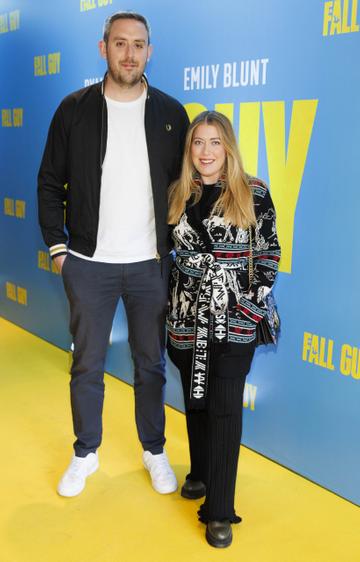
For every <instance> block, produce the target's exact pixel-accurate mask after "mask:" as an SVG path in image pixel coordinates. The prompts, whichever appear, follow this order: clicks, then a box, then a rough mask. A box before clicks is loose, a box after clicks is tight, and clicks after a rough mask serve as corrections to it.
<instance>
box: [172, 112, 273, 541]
mask: <svg viewBox="0 0 360 562" xmlns="http://www.w3.org/2000/svg"><path fill="white" fill-rule="evenodd" d="M169 224H170V225H173V230H172V236H173V240H174V244H175V251H176V260H175V263H174V266H173V269H172V274H171V277H170V305H169V314H168V334H169V335H168V352H169V356H170V358H171V359H172V361H173V362H174V363H175V365H176V366H177V367H178V369H179V370H180V374H181V380H182V385H183V390H184V399H185V410H186V422H187V430H188V436H189V448H190V460H191V470H190V473H189V474H188V476H187V477H186V482H185V484H184V485H183V487H182V490H181V494H182V496H184V497H186V498H189V499H196V498H200V497H203V496H206V497H205V502H204V504H203V505H202V506H201V508H200V511H199V519H200V521H202V522H204V523H206V524H207V527H206V538H207V541H208V542H209V544H211V545H212V546H215V547H227V546H229V545H230V544H231V541H232V530H231V523H239V522H240V521H241V519H240V517H238V516H237V515H236V514H235V510H234V495H235V484H236V473H237V462H238V456H239V448H240V439H241V430H242V403H243V391H244V385H245V378H246V375H247V373H248V372H249V370H250V366H251V361H252V358H253V355H254V350H255V332H256V324H257V322H259V321H260V320H261V318H262V317H263V316H264V314H265V311H266V304H265V301H264V298H265V297H266V295H267V294H268V293H269V292H270V290H271V287H272V285H273V283H274V280H275V276H276V272H277V268H278V262H279V259H280V248H279V244H278V240H277V236H276V229H275V211H274V207H273V204H272V201H271V197H270V193H269V190H268V188H267V187H266V185H265V184H264V183H263V182H262V181H261V180H259V179H256V178H253V177H249V176H248V175H246V174H245V172H244V169H243V166H242V163H241V159H240V155H239V152H238V148H237V143H236V139H235V135H234V132H233V129H232V125H231V123H230V121H229V120H228V119H227V118H226V117H225V116H224V115H222V114H220V113H217V112H215V111H205V112H204V113H201V114H200V115H199V116H198V117H197V118H196V119H195V120H194V121H193V122H192V124H191V125H190V127H189V130H188V134H187V139H186V144H185V153H184V161H183V168H182V173H181V176H180V179H179V180H178V181H177V182H176V183H175V184H173V185H172V187H171V189H170V199H169ZM250 229H251V236H250ZM251 240H252V242H251ZM250 243H251V244H252V246H253V267H254V272H253V281H252V284H251V287H249V268H248V265H249V250H250Z"/></svg>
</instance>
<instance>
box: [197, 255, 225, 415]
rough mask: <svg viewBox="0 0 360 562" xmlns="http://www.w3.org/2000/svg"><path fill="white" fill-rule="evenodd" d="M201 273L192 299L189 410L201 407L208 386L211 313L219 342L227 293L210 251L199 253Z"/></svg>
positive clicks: (220, 272) (223, 331) (223, 276)
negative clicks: (193, 311) (193, 329)
mask: <svg viewBox="0 0 360 562" xmlns="http://www.w3.org/2000/svg"><path fill="white" fill-rule="evenodd" d="M202 262H203V266H204V271H203V275H202V278H201V282H200V287H199V291H198V295H197V302H196V319H195V341H194V353H193V362H192V369H191V385H190V401H189V407H190V408H191V409H197V410H198V409H204V408H205V399H206V394H207V387H208V371H209V343H210V322H211V320H212V317H211V315H214V319H215V330H214V336H215V337H216V339H217V340H218V341H221V340H222V339H223V338H224V337H225V335H226V328H225V326H224V324H226V311H227V304H228V294H227V290H226V287H225V272H224V270H223V268H222V267H221V265H220V264H219V263H218V262H216V261H215V258H214V256H213V255H212V254H203V255H202Z"/></svg>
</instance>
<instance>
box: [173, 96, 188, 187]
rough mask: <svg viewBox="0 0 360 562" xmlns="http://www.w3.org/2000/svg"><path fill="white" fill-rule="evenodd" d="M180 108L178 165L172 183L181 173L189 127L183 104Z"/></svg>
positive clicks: (175, 167) (174, 169)
mask: <svg viewBox="0 0 360 562" xmlns="http://www.w3.org/2000/svg"><path fill="white" fill-rule="evenodd" d="M179 106H180V107H179V113H178V115H179V150H178V151H177V158H176V165H175V166H174V168H173V173H172V178H171V182H173V181H175V180H177V179H178V178H179V176H180V173H181V166H182V161H183V154H184V147H185V139H186V133H187V130H188V127H189V117H188V114H187V113H186V110H185V108H184V107H183V106H182V105H181V104H179Z"/></svg>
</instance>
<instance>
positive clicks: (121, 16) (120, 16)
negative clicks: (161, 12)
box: [103, 10, 150, 43]
mask: <svg viewBox="0 0 360 562" xmlns="http://www.w3.org/2000/svg"><path fill="white" fill-rule="evenodd" d="M116 20H135V21H139V22H140V23H142V24H143V25H144V26H145V29H146V31H147V34H148V43H150V25H149V22H148V21H147V19H146V18H145V17H144V16H142V15H141V14H138V13H137V12H132V11H131V10H129V11H124V12H116V13H115V14H113V15H112V16H109V17H108V18H106V20H105V23H104V32H103V39H104V41H105V43H107V42H108V39H109V35H110V30H111V26H112V24H113V23H114V21H116Z"/></svg>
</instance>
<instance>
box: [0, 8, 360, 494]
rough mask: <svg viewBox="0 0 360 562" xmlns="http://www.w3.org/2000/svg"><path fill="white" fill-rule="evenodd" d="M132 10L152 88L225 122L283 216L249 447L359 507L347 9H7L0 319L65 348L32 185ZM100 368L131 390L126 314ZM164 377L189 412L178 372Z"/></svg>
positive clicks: (352, 45) (351, 46) (352, 51)
mask: <svg viewBox="0 0 360 562" xmlns="http://www.w3.org/2000/svg"><path fill="white" fill-rule="evenodd" d="M129 8H130V9H133V10H136V11H140V12H141V13H144V14H145V15H146V16H147V17H148V18H149V20H150V23H151V26H152V42H153V44H154V47H155V50H154V54H153V58H152V60H151V62H150V64H149V67H148V69H147V74H148V77H149V80H150V82H151V83H152V84H154V85H156V86H157V87H159V88H160V89H163V90H165V91H166V92H168V93H170V94H172V95H174V96H175V97H177V98H178V99H179V100H180V101H181V102H182V103H183V104H184V105H185V106H186V108H187V110H188V113H189V115H190V116H191V117H193V116H194V115H196V113H198V112H199V111H200V110H202V109H203V108H204V107H206V108H209V109H211V108H214V107H215V108H217V109H219V110H220V111H223V112H224V113H226V114H227V115H228V116H229V117H230V118H231V119H232V121H233V124H234V127H235V131H236V133H237V135H238V137H239V145H240V148H241V152H242V153H243V157H244V161H245V166H246V168H247V170H248V171H249V172H251V173H254V174H258V175H259V176H260V177H262V178H263V179H265V181H267V182H269V183H270V187H271V193H272V196H273V199H274V202H275V204H276V207H277V211H278V228H279V236H280V240H281V244H282V248H283V258H282V262H281V272H280V274H279V279H278V282H277V285H276V288H275V296H276V298H277V301H278V304H279V309H280V313H281V317H282V335H281V339H280V342H279V345H278V348H277V350H276V352H275V351H274V350H273V349H259V350H258V352H257V355H256V358H255V360H254V364H253V368H252V372H251V374H250V375H249V377H248V384H247V385H246V390H245V398H244V405H245V429H244V443H245V444H246V445H248V446H249V447H251V448H253V449H255V450H257V451H259V452H261V453H263V454H264V455H266V456H268V457H270V458H272V459H275V460H276V461H278V462H280V463H281V464H284V465H285V466H287V467H289V468H291V469H293V470H295V471H297V472H299V473H301V474H303V475H304V476H306V477H308V478H310V479H312V480H314V481H316V482H319V483H320V484H322V485H323V486H325V487H327V488H329V489H330V490H333V491H335V492H336V493H338V494H340V495H342V496H344V497H345V498H348V499H350V500H351V501H353V502H355V503H357V504H360V471H359V465H360V440H359V438H358V431H357V428H358V427H359V423H360V413H359V407H358V405H359V397H360V382H359V381H360V349H359V348H360V341H359V333H358V330H357V329H356V318H357V314H358V309H359V306H358V277H359V273H360V271H359V255H358V251H357V244H355V246H354V245H353V243H355V242H356V239H357V237H358V235H357V230H356V229H355V226H356V223H357V220H358V219H357V217H358V207H359V194H358V186H357V183H358V182H357V173H358V150H359V134H360V133H359V131H360V106H359V94H360V91H359V86H360V75H359V74H360V70H359V69H360V67H359V64H358V55H359V52H360V50H359V47H360V41H359V39H360V33H359V21H360V13H359V14H358V3H357V0H342V1H340V0H335V1H330V2H329V1H322V0H316V1H314V0H305V1H303V2H297V1H295V0H269V1H268V2H263V1H261V0H243V1H242V2H235V0H222V2H215V1H213V2H212V1H210V0H197V2H192V1H190V0H183V1H182V2H179V3H178V2H175V1H174V2H171V1H169V0H152V2H147V1H146V0H132V2H131V3H130V5H129V4H126V5H124V4H123V3H122V2H121V1H120V0H67V1H65V0H61V1H59V0H53V1H52V2H47V1H45V0H37V2H32V3H29V2H25V1H24V0H0V68H1V85H0V109H1V127H0V143H1V159H0V167H1V168H0V174H1V176H0V177H1V204H2V212H1V214H0V228H1V236H0V260H1V262H0V263H1V268H0V314H1V315H2V316H3V317H5V318H8V319H9V320H11V321H13V322H15V323H17V324H19V325H21V326H23V327H24V328H26V329H27V330H29V331H31V332H33V333H35V334H37V335H39V336H41V337H43V338H45V339H46V340H48V341H50V342H52V343H54V344H56V345H58V346H60V347H62V348H64V349H68V348H69V345H70V338H69V335H68V330H67V323H68V308H67V303H66V299H65V296H64V291H63V288H62V283H61V279H60V277H59V275H57V274H56V273H55V272H54V271H52V268H51V264H50V261H49V258H48V255H47V251H46V247H45V246H44V244H43V242H42V239H41V236H40V232H39V229H38V226H37V209H36V196H35V193H36V175H37V170H38V166H39V163H40V158H41V154H42V150H43V147H44V142H45V138H46V134H47V129H48V126H49V123H50V119H51V117H52V114H53V112H54V110H55V109H56V107H57V105H58V104H59V102H60V101H61V99H62V98H63V97H64V96H65V95H66V94H68V93H69V92H70V91H73V90H77V89H79V88H81V87H83V86H84V85H88V84H90V83H93V82H94V81H97V80H100V79H101V77H102V75H103V73H104V71H105V65H104V61H103V60H102V59H101V58H100V55H99V53H98V49H97V41H98V40H99V39H100V38H101V31H102V24H103V21H104V19H105V17H106V16H108V15H109V14H110V13H112V12H114V11H117V10H120V9H129ZM106 368H107V370H108V371H109V372H111V373H113V374H114V375H115V376H118V377H119V378H122V379H124V380H126V381H128V382H131V381H132V366H131V361H130V356H129V351H128V346H127V328H126V322H125V320H124V312H123V308H122V306H121V304H120V305H119V309H118V312H117V316H116V319H115V322H114V328H113V333H112V343H111V345H110V346H109V354H108V360H107V365H106ZM168 380H169V384H168V388H167V401H168V403H170V404H172V405H174V406H175V407H177V408H180V409H181V408H182V399H181V392H180V385H179V379H178V376H177V373H176V371H175V369H174V368H172V367H171V365H169V367H168ZM169 437H170V438H171V436H169Z"/></svg>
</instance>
